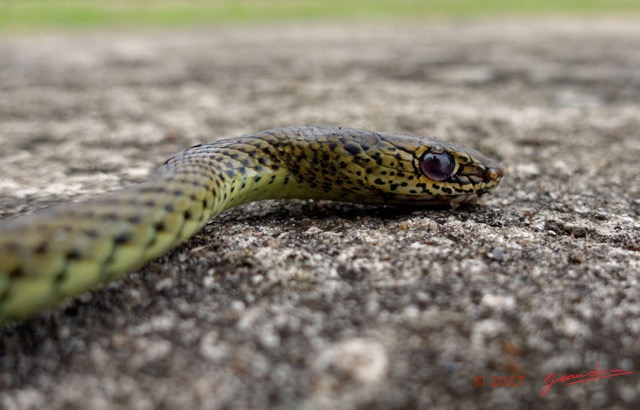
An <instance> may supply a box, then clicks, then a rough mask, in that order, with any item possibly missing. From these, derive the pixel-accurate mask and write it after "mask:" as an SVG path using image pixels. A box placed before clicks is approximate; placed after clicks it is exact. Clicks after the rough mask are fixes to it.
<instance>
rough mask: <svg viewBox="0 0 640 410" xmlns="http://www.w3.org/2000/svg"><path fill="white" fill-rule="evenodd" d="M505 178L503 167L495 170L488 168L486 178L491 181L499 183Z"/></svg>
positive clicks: (485, 173)
mask: <svg viewBox="0 0 640 410" xmlns="http://www.w3.org/2000/svg"><path fill="white" fill-rule="evenodd" d="M503 176H504V169H503V168H502V167H501V166H497V167H495V168H487V169H486V170H485V172H484V177H485V178H486V179H488V180H490V181H497V180H499V179H500V178H502V177H503Z"/></svg>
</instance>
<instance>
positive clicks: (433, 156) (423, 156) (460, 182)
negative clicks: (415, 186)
mask: <svg viewBox="0 0 640 410" xmlns="http://www.w3.org/2000/svg"><path fill="white" fill-rule="evenodd" d="M414 163H415V167H416V169H417V170H418V172H417V176H418V180H420V181H424V182H423V183H424V184H426V185H427V186H428V187H430V190H431V191H433V193H435V194H437V195H441V196H445V197H446V196H448V197H451V198H450V204H451V205H453V206H457V205H458V204H460V203H464V202H473V201H475V200H477V198H479V197H480V196H482V195H483V194H486V193H488V192H490V191H492V190H493V189H494V188H495V187H496V186H498V184H499V183H500V180H501V179H502V177H503V176H504V169H503V167H502V166H501V165H500V164H499V163H498V162H497V161H495V160H493V159H491V158H488V157H486V156H485V155H484V154H482V153H480V152H479V151H476V150H473V149H469V148H462V147H456V146H453V145H451V144H448V143H443V142H439V141H437V140H432V141H431V142H430V144H429V145H427V146H424V147H421V148H420V149H417V150H416V155H415V159H414Z"/></svg>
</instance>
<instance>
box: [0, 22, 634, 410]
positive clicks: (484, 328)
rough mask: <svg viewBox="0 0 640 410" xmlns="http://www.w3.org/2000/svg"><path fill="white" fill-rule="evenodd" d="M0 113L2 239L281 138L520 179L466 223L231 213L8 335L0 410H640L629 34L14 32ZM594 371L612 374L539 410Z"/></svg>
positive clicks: (294, 28)
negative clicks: (395, 142)
mask: <svg viewBox="0 0 640 410" xmlns="http://www.w3.org/2000/svg"><path fill="white" fill-rule="evenodd" d="M0 95H1V98H0V176H1V179H0V216H2V217H8V216H11V215H16V214H20V213H24V212H28V211H32V210H34V209H37V208H40V207H42V206H46V205H49V204H52V203H59V202H64V201H68V200H77V199H81V198H85V197H90V196H93V195H95V194H98V193H100V192H103V191H107V190H113V189H118V188H120V187H122V186H126V185H129V184H131V183H133V182H135V181H139V180H141V179H144V177H145V176H146V175H147V172H148V170H149V169H151V168H153V167H154V166H155V165H157V164H159V163H161V162H162V161H163V160H164V159H165V158H166V157H168V156H170V155H171V154H173V153H175V152H177V151H179V150H180V149H182V148H186V147H188V146H190V145H193V144H195V143H198V142H203V141H211V140H214V139H218V138H223V137H228V136H235V135H239V134H243V133H246V132H251V131H256V130H260V129H264V128H272V127H277V126H285V125H294V124H330V125H344V126H351V127H362V128H369V129H375V130H395V131H407V132H413V133H420V134H427V135H435V136H439V137H440V138H443V139H446V140H450V141H453V142H456V143H460V144H464V145H468V146H471V147H474V148H477V149H480V150H482V151H484V152H486V153H487V154H491V155H493V156H495V157H498V158H500V159H501V160H502V161H503V162H504V163H505V164H506V166H507V167H508V174H507V176H506V177H505V179H504V181H503V183H502V185H501V186H500V187H499V188H498V189H497V190H496V192H495V194H494V195H493V196H490V197H488V198H487V199H486V201H485V204H484V205H483V206H473V207H466V208H461V209H457V210H449V209H435V210H428V209H426V210H408V209H393V208H367V207H363V206H354V205H346V204H335V203H329V202H322V201H320V202H304V201H290V202H276V201H268V202H263V203H256V204H250V205H247V206H243V207H240V208H237V209H234V210H232V211H230V212H228V213H226V214H224V215H222V216H220V217H218V218H216V219H214V220H213V221H212V222H211V224H210V225H208V226H207V227H206V229H205V230H204V231H203V232H202V233H200V234H198V235H197V236H196V237H195V238H194V239H193V240H191V241H189V242H188V243H186V244H184V245H183V246H181V247H179V248H178V249H176V250H175V251H174V252H172V253H170V254H169V255H167V256H165V257H163V258H161V259H160V260H158V261H156V262H153V263H151V264H149V265H148V266H147V267H145V268H143V269H141V270H139V271H137V272H133V273H131V274H129V275H127V276H126V277H125V278H124V279H122V280H120V281H118V282H115V283H113V284H109V285H107V286H104V287H102V288H101V289H98V290H96V291H94V292H92V293H89V294H86V295H84V296H82V297H80V298H78V299H76V300H75V301H71V302H69V303H67V304H66V305H65V306H62V307H61V308H59V309H57V310H53V311H51V312H46V313H43V314H40V315H39V316H37V317H35V318H33V319H32V320H28V321H26V322H24V323H20V324H16V325H7V326H5V327H4V328H2V329H0V408H3V409H43V408H53V409H112V408H131V409H177V408H185V409H186V408H194V409H196V408H203V409H263V408H274V409H426V408H436V409H445V408H460V409H472V408H492V409H493V408H510V409H525V408H550V409H554V408H558V409H559V408H563V409H567V408H578V407H579V408H618V409H622V408H638V407H640V303H639V301H640V283H639V281H640V257H639V251H640V245H639V244H640V223H639V222H638V215H639V213H640V178H639V177H638V173H639V170H640V163H639V161H640V159H639V158H640V23H639V22H638V21H632V20H588V21H579V20H549V21H542V20H538V21H527V20H501V21H476V22H474V21H457V22H449V23H445V22H431V23H427V22H425V23H418V22H413V23H398V24H391V23H375V24H374V23H371V24H362V23H344V24H321V23H315V24H287V25H279V24H273V25H262V26H252V27H235V28H211V29H193V30H189V31H172V32H171V31H130V32H118V31H113V32H107V31H101V32H75V33H66V34H65V33H58V34H53V35H49V36H45V35H37V36H26V35H13V36H5V37H3V38H0ZM596 367H598V372H599V374H600V376H602V375H603V373H602V372H607V371H608V373H607V374H608V375H615V377H610V378H603V379H600V380H593V381H588V382H584V383H577V384H572V385H567V386H565V385H562V384H564V383H560V382H558V383H556V384H553V385H552V386H551V387H550V388H549V391H548V393H547V394H546V395H545V396H544V397H541V396H540V393H541V391H542V390H543V388H544V386H545V379H546V378H547V377H548V376H549V375H550V374H551V373H552V372H555V373H556V378H557V379H559V378H560V377H561V376H562V375H571V374H583V375H586V376H587V378H588V372H589V371H593V370H594V368H596ZM611 369H619V370H621V371H626V372H631V374H620V373H616V372H614V373H612V372H611V371H610V370H611ZM518 375H522V376H524V380H523V381H522V383H521V385H520V386H518V383H519V382H520V379H519V378H518V377H517V376H518ZM477 376H483V377H484V378H485V382H486V385H485V386H484V387H476V386H475V385H474V382H477V383H479V384H481V381H480V379H476V378H477ZM493 376H498V377H501V376H507V379H500V378H497V379H495V380H494V377H493ZM509 376H513V379H509V378H508V377H509ZM501 380H503V381H504V380H506V382H507V383H506V384H507V387H500V383H503V382H501ZM510 380H514V382H515V383H514V387H509V384H511V381H510ZM548 380H550V379H548ZM576 380H584V378H576V377H571V380H570V381H576ZM494 381H497V384H498V386H494V387H492V386H491V384H492V383H493V382H494ZM564 381H566V380H564ZM547 384H548V383H547Z"/></svg>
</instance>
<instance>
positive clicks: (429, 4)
mask: <svg viewBox="0 0 640 410" xmlns="http://www.w3.org/2000/svg"><path fill="white" fill-rule="evenodd" d="M639 12H640V1H637V0H524V1H510V0H453V1H448V0H356V1H342V0H209V1H206V0H170V1H162V0H155V1H154V0H65V1H56V0H2V1H1V2H0V30H1V31H8V30H33V29H43V28H65V27H88V26H125V27H126V26H138V25H145V26H184V25H195V24H200V25H202V24H210V23H229V22H243V21H272V20H283V19H293V20H308V19H384V18H401V19H420V18H424V17H437V18H447V17H473V16H489V17H493V16H513V15H522V14H527V15H549V14H577V15H598V14H602V13H606V14H608V15H611V14H614V15H628V14H629V13H632V14H638V13H639Z"/></svg>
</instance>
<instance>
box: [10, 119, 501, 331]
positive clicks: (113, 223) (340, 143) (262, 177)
mask: <svg viewBox="0 0 640 410" xmlns="http://www.w3.org/2000/svg"><path fill="white" fill-rule="evenodd" d="M433 149H436V150H438V151H439V152H440V151H446V152H448V153H449V154H450V155H451V156H452V158H453V159H454V160H455V170H454V172H453V175H452V176H451V177H450V178H449V179H447V180H446V181H442V182H436V181H432V180H430V179H429V178H427V177H426V176H425V175H423V174H422V173H421V171H420V166H419V161H420V158H421V157H422V155H423V154H424V153H425V152H427V151H428V150H433ZM502 174H503V171H502V168H501V167H500V165H498V164H497V163H496V162H494V161H493V160H490V159H488V158H486V157H484V156H483V155H482V154H480V153H479V152H477V151H474V150H470V149H465V148H461V147H456V146H453V145H451V144H448V143H445V142H442V141H438V140H434V139H427V138H423V137H418V136H412V135H399V134H387V133H375V132H370V131H364V130H356V129H346V128H323V127H291V128H283V129H276V130H269V131H262V132H258V133H256V134H252V135H246V136H242V137H238V138H232V139H227V140H220V141H217V142H214V143H210V144H200V145H196V146H194V147H191V148H189V149H187V150H185V151H183V152H182V153H180V154H178V155H176V156H174V157H172V158H170V159H169V160H167V161H166V162H165V163H164V164H163V165H162V166H161V167H160V169H159V170H158V171H157V172H156V173H155V174H154V175H153V176H152V177H151V178H150V179H149V180H148V181H146V182H144V183H142V184H139V185H137V186H134V187H132V188H129V189H126V190H122V191H117V192H113V193H109V194H105V195H103V196H100V197H98V198H96V199H93V200H89V201H86V202H81V203H73V204H67V205H62V206H58V207H53V208H49V209H45V210H42V211H40V212H37V213H35V214H33V215H28V216H24V217H21V218H17V219H14V220H10V221H4V222H3V223H2V224H0V323H1V322H5V321H7V320H11V319H21V318H25V317H28V316H29V315H31V314H33V313H35V312H37V311H39V310H41V309H43V308H46V307H48V306H51V305H53V304H55V303H56V302H57V301H59V300H61V299H64V298H66V297H70V296H73V295H77V294H79V293H81V292H83V291H85V290H88V289H90V288H92V287H94V286H96V285H97V284H99V283H102V282H105V281H108V280H111V279H114V278H116V277H118V276H119V275H121V274H122V273H125V272H127V271H129V270H131V269H133V268H135V267H138V266H140V265H142V264H144V263H145V262H148V261H149V260H151V259H154V258H156V257H158V256H160V255H162V254H163V253H165V252H166V251H167V250H169V249H171V248H172V247H174V246H176V245H177V244H179V243H181V242H183V241H185V240H186V239H187V238H189V237H190V236H192V235H193V234H194V233H195V232H197V231H198V230H199V229H200V228H202V227H203V226H204V225H205V224H206V223H207V222H208V221H209V219H211V218H212V217H213V216H215V215H217V214H219V213H221V212H223V211H224V210H226V209H228V208H231V207H233V206H236V205H239V204H242V203H246V202H251V201H257V200H261V199H270V198H315V199H329V200H336V201H346V202H362V203H369V204H408V205H425V204H437V203H450V204H452V205H454V206H457V205H458V204H459V203H462V202H470V201H474V200H476V199H477V198H478V197H479V196H481V195H482V194H484V193H487V192H489V191H491V190H492V189H494V188H495V187H496V186H497V184H498V183H499V181H500V179H501V177H502Z"/></svg>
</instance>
